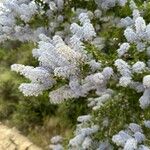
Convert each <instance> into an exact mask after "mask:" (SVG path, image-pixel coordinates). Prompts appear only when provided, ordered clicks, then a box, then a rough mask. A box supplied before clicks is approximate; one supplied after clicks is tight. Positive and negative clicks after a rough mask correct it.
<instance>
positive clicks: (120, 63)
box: [115, 59, 148, 91]
mask: <svg viewBox="0 0 150 150" xmlns="http://www.w3.org/2000/svg"><path fill="white" fill-rule="evenodd" d="M115 66H116V67H117V70H118V72H119V73H120V74H121V77H120V79H119V84H120V85H121V86H123V87H127V86H130V87H131V88H134V89H137V91H139V90H138V89H139V88H136V87H138V84H139V86H140V83H138V84H137V82H136V81H133V80H132V76H133V74H134V73H137V74H139V73H142V72H144V71H146V70H147V69H148V68H147V67H146V64H145V63H144V62H142V61H137V62H136V63H135V64H133V65H132V66H131V65H128V64H127V62H125V61H124V60H122V59H117V60H116V61H115ZM135 84H136V87H135ZM141 85H142V83H141Z"/></svg>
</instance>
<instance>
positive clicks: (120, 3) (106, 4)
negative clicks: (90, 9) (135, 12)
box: [95, 0, 127, 10]
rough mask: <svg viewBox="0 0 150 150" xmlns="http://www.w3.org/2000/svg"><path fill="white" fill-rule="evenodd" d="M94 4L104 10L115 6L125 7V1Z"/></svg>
mask: <svg viewBox="0 0 150 150" xmlns="http://www.w3.org/2000/svg"><path fill="white" fill-rule="evenodd" d="M95 2H96V4H97V5H98V6H99V7H101V8H102V9H104V10H108V9H110V8H112V7H115V6H116V5H119V6H125V4H126V3H127V0H95Z"/></svg>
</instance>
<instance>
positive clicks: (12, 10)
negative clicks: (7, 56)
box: [0, 0, 44, 42]
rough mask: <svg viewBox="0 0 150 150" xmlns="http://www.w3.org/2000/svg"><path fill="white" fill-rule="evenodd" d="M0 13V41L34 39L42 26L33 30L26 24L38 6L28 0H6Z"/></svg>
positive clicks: (40, 31)
mask: <svg viewBox="0 0 150 150" xmlns="http://www.w3.org/2000/svg"><path fill="white" fill-rule="evenodd" d="M3 7H4V8H3V11H1V13H0V42H3V41H5V40H7V39H11V40H16V39H18V40H20V41H30V40H31V41H35V40H36V39H37V37H38V35H39V34H40V33H43V32H44V29H43V28H37V29H36V30H33V29H31V28H30V26H29V25H28V23H29V21H30V20H31V19H32V17H33V16H34V15H36V14H37V13H38V6H37V4H36V3H35V2H34V1H30V0H25V1H21V0H13V1H10V0H6V1H4V3H3Z"/></svg>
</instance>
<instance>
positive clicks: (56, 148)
mask: <svg viewBox="0 0 150 150" xmlns="http://www.w3.org/2000/svg"><path fill="white" fill-rule="evenodd" d="M61 142H62V137H61V136H59V135H57V136H54V137H52V138H51V143H52V144H50V145H49V148H50V149H51V150H64V148H63V146H62V145H61V144H60V143H61Z"/></svg>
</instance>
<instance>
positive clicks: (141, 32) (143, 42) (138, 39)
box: [124, 10, 150, 52]
mask: <svg viewBox="0 0 150 150" xmlns="http://www.w3.org/2000/svg"><path fill="white" fill-rule="evenodd" d="M135 12H136V10H134V11H133V13H134V14H133V15H134V16H133V25H131V26H128V27H127V28H126V29H125V31H124V35H125V37H126V39H127V41H128V42H129V43H134V44H136V47H137V50H138V51H139V52H143V51H144V50H145V49H146V48H147V47H146V46H147V44H148V43H149V39H150V24H148V25H146V22H145V20H144V19H143V17H141V16H140V14H139V12H138V11H137V13H135ZM130 19H131V18H130Z"/></svg>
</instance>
